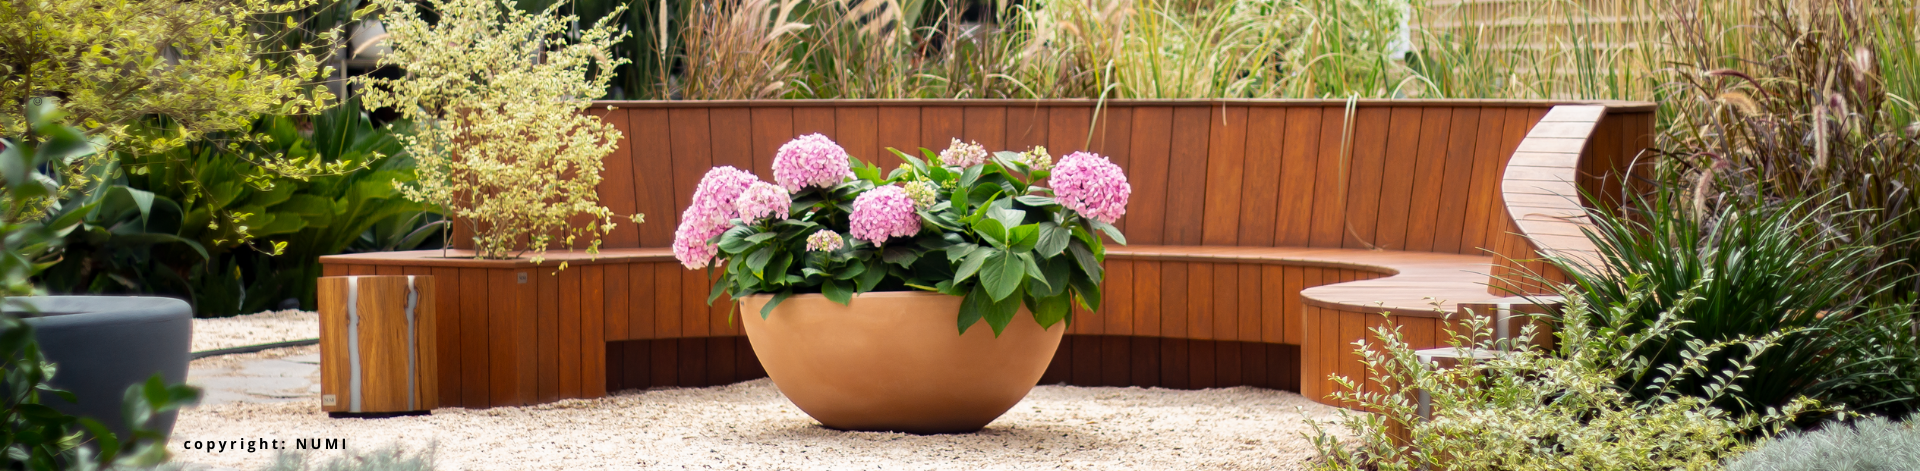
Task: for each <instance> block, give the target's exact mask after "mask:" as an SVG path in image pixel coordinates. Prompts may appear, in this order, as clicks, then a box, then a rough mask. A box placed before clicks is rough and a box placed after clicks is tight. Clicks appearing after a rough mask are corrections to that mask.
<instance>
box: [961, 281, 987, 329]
mask: <svg viewBox="0 0 1920 471" xmlns="http://www.w3.org/2000/svg"><path fill="white" fill-rule="evenodd" d="M991 305H993V300H990V299H987V291H986V288H982V287H981V286H980V285H973V291H971V292H968V293H967V298H966V299H965V300H962V301H960V319H959V324H960V333H961V334H962V335H965V334H966V333H967V328H968V327H973V324H974V323H977V322H980V318H982V317H984V316H986V313H987V309H988V307H989V306H991Z"/></svg>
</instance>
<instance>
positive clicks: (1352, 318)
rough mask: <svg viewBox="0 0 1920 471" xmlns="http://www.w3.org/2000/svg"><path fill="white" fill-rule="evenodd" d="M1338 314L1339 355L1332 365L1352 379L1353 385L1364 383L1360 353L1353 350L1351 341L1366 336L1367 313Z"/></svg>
mask: <svg viewBox="0 0 1920 471" xmlns="http://www.w3.org/2000/svg"><path fill="white" fill-rule="evenodd" d="M1339 316H1340V331H1339V332H1340V333H1339V337H1336V338H1338V339H1340V356H1339V357H1338V360H1336V362H1337V363H1336V364H1335V365H1334V372H1336V373H1339V374H1340V375H1341V376H1345V377H1347V379H1348V380H1352V381H1353V382H1354V384H1355V385H1364V384H1365V383H1366V370H1365V369H1363V368H1362V367H1361V364H1360V358H1361V357H1360V354H1359V353H1357V352H1355V348H1356V347H1354V345H1353V341H1355V340H1360V339H1362V338H1365V337H1366V330H1367V315H1364V314H1360V313H1357V312H1344V311H1341V312H1339Z"/></svg>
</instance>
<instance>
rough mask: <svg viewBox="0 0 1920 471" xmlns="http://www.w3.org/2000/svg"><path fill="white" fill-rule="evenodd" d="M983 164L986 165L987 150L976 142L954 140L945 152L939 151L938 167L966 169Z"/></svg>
mask: <svg viewBox="0 0 1920 471" xmlns="http://www.w3.org/2000/svg"><path fill="white" fill-rule="evenodd" d="M984 163H987V148H986V147H984V146H981V145H980V143H978V142H960V140H959V139H954V140H953V144H951V145H948V146H947V150H943V151H940V165H945V166H948V167H960V168H967V167H972V166H975V165H980V164H984Z"/></svg>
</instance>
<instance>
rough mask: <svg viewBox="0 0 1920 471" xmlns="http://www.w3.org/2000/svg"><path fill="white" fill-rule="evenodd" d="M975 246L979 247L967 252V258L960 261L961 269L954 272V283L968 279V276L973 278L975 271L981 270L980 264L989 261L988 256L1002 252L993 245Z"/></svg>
mask: <svg viewBox="0 0 1920 471" xmlns="http://www.w3.org/2000/svg"><path fill="white" fill-rule="evenodd" d="M975 247H977V248H975V249H974V250H973V252H972V253H969V254H967V258H966V260H965V261H962V262H960V268H959V270H958V271H955V272H954V274H953V282H954V283H956V284H958V283H962V282H965V281H967V279H968V278H972V277H973V274H974V273H976V272H979V271H980V266H981V265H983V264H985V263H987V257H992V256H993V255H994V254H998V253H1000V251H999V250H995V249H993V248H991V247H979V246H975Z"/></svg>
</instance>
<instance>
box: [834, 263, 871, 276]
mask: <svg viewBox="0 0 1920 471" xmlns="http://www.w3.org/2000/svg"><path fill="white" fill-rule="evenodd" d="M866 273H867V266H866V265H862V264H858V263H849V264H847V266H845V267H841V268H840V273H837V274H834V275H833V279H836V280H851V279H854V277H858V276H860V275H864V274H866Z"/></svg>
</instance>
